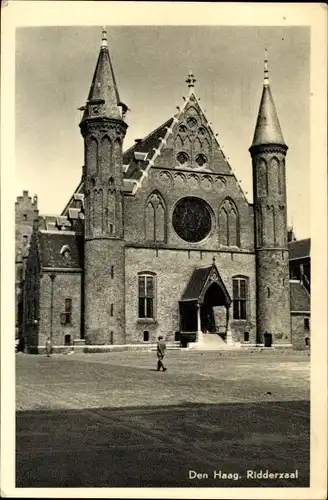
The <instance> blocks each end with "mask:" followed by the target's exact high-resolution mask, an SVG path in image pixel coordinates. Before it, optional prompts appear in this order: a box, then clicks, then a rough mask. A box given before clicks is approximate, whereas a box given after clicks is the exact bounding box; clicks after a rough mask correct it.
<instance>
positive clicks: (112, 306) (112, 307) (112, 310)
mask: <svg viewBox="0 0 328 500" xmlns="http://www.w3.org/2000/svg"><path fill="white" fill-rule="evenodd" d="M110 315H111V316H113V315H114V304H111V305H110Z"/></svg>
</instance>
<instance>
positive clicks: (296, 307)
mask: <svg viewBox="0 0 328 500" xmlns="http://www.w3.org/2000/svg"><path fill="white" fill-rule="evenodd" d="M289 285H290V310H291V312H293V311H299V312H300V311H304V312H310V295H309V294H308V293H307V291H306V289H305V288H304V286H303V285H302V283H301V282H300V281H290V283H289Z"/></svg>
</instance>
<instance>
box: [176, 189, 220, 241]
mask: <svg viewBox="0 0 328 500" xmlns="http://www.w3.org/2000/svg"><path fill="white" fill-rule="evenodd" d="M172 224H173V227H174V230H175V232H176V233H177V235H178V236H180V238H182V239H183V240H185V241H188V242H190V243H198V242H199V241H202V240H203V239H204V238H206V236H207V235H208V234H209V233H210V231H211V228H212V217H211V212H210V208H209V206H208V205H207V203H206V202H205V201H204V200H201V199H200V198H194V197H187V198H182V199H181V200H180V201H178V203H177V204H176V206H175V209H174V212H173V218H172Z"/></svg>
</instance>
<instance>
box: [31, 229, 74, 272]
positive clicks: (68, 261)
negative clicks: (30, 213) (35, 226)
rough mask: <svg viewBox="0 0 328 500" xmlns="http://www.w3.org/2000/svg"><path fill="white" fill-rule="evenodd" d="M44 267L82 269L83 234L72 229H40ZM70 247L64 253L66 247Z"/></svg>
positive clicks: (40, 246)
mask: <svg viewBox="0 0 328 500" xmlns="http://www.w3.org/2000/svg"><path fill="white" fill-rule="evenodd" d="M38 239H39V248H40V257H41V262H42V267H53V268H61V269H68V268H69V269H82V267H83V235H78V234H75V233H74V232H72V231H43V230H41V231H39V232H38ZM65 247H66V248H67V247H68V249H69V251H68V252H67V254H66V255H64V253H65V252H64V248H65Z"/></svg>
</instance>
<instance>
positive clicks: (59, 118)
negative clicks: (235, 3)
mask: <svg viewBox="0 0 328 500" xmlns="http://www.w3.org/2000/svg"><path fill="white" fill-rule="evenodd" d="M101 29H102V27H101V26H58V27H54V26H46V27H45V26H43V27H26V28H17V29H16V63H15V64H16V67H15V70H16V75H15V76H16V87H15V100H16V101H15V113H16V132H15V134H16V142H15V149H16V151H15V154H16V160H15V161H16V168H15V182H16V192H17V196H18V195H20V194H21V193H22V191H23V190H28V191H29V194H30V195H32V196H33V195H34V194H37V195H38V198H39V209H40V213H42V214H45V213H47V214H60V213H61V211H62V210H63V208H64V207H65V205H66V203H67V201H68V200H69V198H70V196H71V194H72V193H73V191H74V189H75V188H76V187H77V185H78V183H79V181H80V178H81V173H82V165H83V140H82V137H81V135H80V131H79V127H78V124H79V121H80V119H81V112H80V111H78V108H79V107H80V106H82V105H84V104H85V101H86V98H87V94H88V91H89V87H90V84H91V80H92V76H93V72H94V69H95V65H96V61H97V57H98V53H99V47H100V40H101ZM107 31H108V45H109V50H110V54H111V57H112V63H113V67H114V72H115V76H116V80H117V84H118V88H119V93H120V97H121V99H122V101H123V102H125V103H126V104H127V105H128V106H129V108H130V110H131V111H130V112H129V114H128V117H127V121H128V125H129V128H128V132H127V135H126V138H125V142H124V149H127V148H128V147H129V146H130V145H131V144H133V143H134V140H135V139H136V138H141V137H143V136H145V135H147V134H148V133H149V132H151V131H152V130H153V129H154V128H156V127H157V126H159V125H160V124H162V123H163V122H165V121H166V120H167V119H168V118H170V117H171V116H172V115H173V114H175V112H176V111H177V109H176V106H179V105H180V106H181V105H182V103H183V101H182V96H187V95H188V87H187V84H186V83H185V80H186V78H187V75H188V72H189V71H190V70H192V71H193V73H194V75H195V77H196V80H197V82H196V85H195V93H196V95H197V96H198V97H199V98H200V104H201V106H202V108H203V109H204V111H205V114H206V116H207V118H208V120H209V122H211V123H212V127H213V130H214V132H215V133H217V134H218V137H217V139H218V141H219V143H220V146H221V147H222V149H223V151H224V153H225V155H226V157H227V158H228V161H229V163H230V165H231V167H232V169H233V171H234V173H235V174H236V177H237V179H238V181H240V182H241V187H242V189H243V191H244V192H245V194H246V197H247V199H248V200H249V201H250V202H252V166H251V158H250V154H249V152H248V148H249V147H250V145H251V141H252V138H253V133H254V128H255V123H256V117H257V112H258V108H259V103H260V98H261V93H262V85H263V59H264V49H265V48H267V50H268V59H269V63H268V66H269V77H270V84H271V89H272V93H273V98H274V101H275V104H276V108H277V112H278V117H279V121H280V125H281V128H282V131H283V135H284V139H285V142H286V143H287V145H288V147H289V150H288V153H287V160H286V172H287V208H288V223H289V224H293V227H294V231H295V234H296V236H297V238H305V237H309V236H310V157H309V142H310V126H309V102H310V29H309V27H306V26H302V27H293V26H286V27H282V26H280V27H270V26H263V27H261V26H258V27H255V26H108V27H107Z"/></svg>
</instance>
